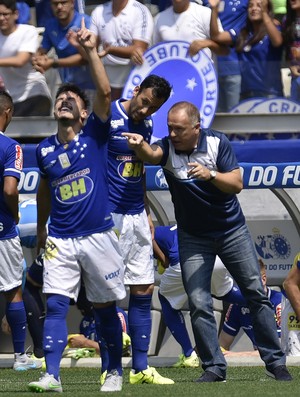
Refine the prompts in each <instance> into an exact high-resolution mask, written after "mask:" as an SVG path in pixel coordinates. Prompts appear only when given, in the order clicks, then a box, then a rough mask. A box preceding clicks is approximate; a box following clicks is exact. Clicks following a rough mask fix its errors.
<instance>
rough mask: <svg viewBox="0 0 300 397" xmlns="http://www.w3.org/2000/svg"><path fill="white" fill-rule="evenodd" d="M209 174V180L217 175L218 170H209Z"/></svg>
mask: <svg viewBox="0 0 300 397" xmlns="http://www.w3.org/2000/svg"><path fill="white" fill-rule="evenodd" d="M209 174H210V178H209V181H212V180H213V179H215V177H216V176H217V171H215V170H211V171H209Z"/></svg>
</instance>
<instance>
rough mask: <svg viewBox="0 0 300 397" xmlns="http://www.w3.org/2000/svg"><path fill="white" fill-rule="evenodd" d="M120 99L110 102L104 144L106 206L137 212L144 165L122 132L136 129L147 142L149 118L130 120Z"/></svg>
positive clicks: (140, 208)
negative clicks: (106, 152)
mask: <svg viewBox="0 0 300 397" xmlns="http://www.w3.org/2000/svg"><path fill="white" fill-rule="evenodd" d="M122 101H124V100H120V99H119V100H117V101H115V102H113V103H112V108H111V112H112V115H111V128H110V137H109V144H108V176H109V189H110V191H109V193H110V205H111V207H110V209H111V211H112V212H115V213H118V214H130V215H134V214H139V213H141V212H142V211H143V210H144V188H143V173H144V165H143V162H142V161H141V160H139V159H138V158H137V156H136V154H135V152H134V151H133V150H130V149H129V148H128V145H127V139H126V138H125V137H123V136H122V135H121V134H122V132H136V133H138V134H141V135H143V137H144V139H145V141H147V142H150V140H151V135H152V118H151V117H147V118H145V119H144V120H142V121H140V122H139V123H134V122H133V120H132V119H131V118H129V117H128V115H127V113H126V112H125V110H124V108H123V106H122Z"/></svg>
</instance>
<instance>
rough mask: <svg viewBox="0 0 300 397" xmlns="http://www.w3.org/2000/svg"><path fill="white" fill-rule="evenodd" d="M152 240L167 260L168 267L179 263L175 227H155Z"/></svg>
mask: <svg viewBox="0 0 300 397" xmlns="http://www.w3.org/2000/svg"><path fill="white" fill-rule="evenodd" d="M154 240H155V241H156V242H157V244H158V246H159V248H160V249H161V250H162V252H163V253H164V254H165V256H166V257H167V258H169V265H170V266H174V265H177V264H178V263H179V252H178V239H177V225H174V226H156V228H155V231H154Z"/></svg>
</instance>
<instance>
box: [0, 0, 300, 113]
mask: <svg viewBox="0 0 300 397" xmlns="http://www.w3.org/2000/svg"><path fill="white" fill-rule="evenodd" d="M143 3H144V4H143ZM149 10H150V11H149ZM82 17H84V19H85V23H86V26H87V27H88V28H90V29H91V31H92V32H94V33H95V34H96V36H97V39H98V54H99V56H100V57H101V58H103V63H104V65H105V69H106V73H107V74H108V76H109V79H110V84H111V90H112V99H116V98H119V97H120V96H121V95H122V90H123V88H124V85H125V83H126V81H127V77H128V75H129V73H130V71H131V70H132V68H133V67H134V66H136V65H141V64H142V63H143V53H144V52H145V51H146V50H147V48H149V47H151V46H152V45H154V44H156V43H158V42H163V41H170V40H184V41H187V42H189V43H190V49H189V53H190V55H191V56H193V55H195V54H196V53H197V52H198V51H200V50H204V51H205V52H206V53H207V54H208V55H209V56H210V57H212V59H213V61H214V62H215V66H216V72H217V76H218V84H219V87H218V89H219V90H218V91H219V93H218V108H217V111H218V112H228V111H230V110H231V109H232V108H234V107H235V106H236V105H238V104H239V103H240V102H241V101H242V100H245V99H249V98H253V97H260V98H274V97H284V95H287V96H288V97H289V99H291V100H293V101H296V102H299V101H300V66H299V63H300V55H299V51H300V50H299V48H300V44H299V43H300V33H299V32H300V27H299V26H300V1H299V0H287V1H286V0H256V1H254V0H251V1H250V0H242V1H228V0H172V1H171V0H164V1H161V0H160V1H156V0H155V1H154V0H153V1H142V0H141V1H137V0H109V1H102V2H100V4H99V2H97V3H95V4H94V3H93V2H88V1H86V2H85V1H84V0H61V1H59V0H39V1H38V0H35V1H32V0H28V1H20V2H17V3H15V0H1V1H0V43H1V51H0V76H1V88H2V89H3V88H5V89H6V90H8V91H9V92H10V93H11V95H12V97H13V100H14V104H15V105H16V108H15V113H14V115H15V116H32V115H40V116H43V115H50V114H52V106H53V104H52V103H51V99H53V95H52V92H53V90H54V89H55V88H56V87H54V88H53V84H55V85H57V84H59V83H60V82H64V83H65V82H68V83H76V84H78V85H79V87H80V88H82V89H84V90H85V91H86V93H87V95H88V97H89V99H90V100H91V102H92V101H93V97H94V95H95V87H94V84H93V82H92V79H91V76H90V72H89V66H88V63H87V60H86V56H85V54H84V53H83V52H82V50H80V46H79V45H78V43H76V39H75V36H76V35H75V34H74V33H76V30H78V29H79V24H80V21H81V18H82ZM31 25H33V26H35V27H38V28H40V29H41V31H42V38H41V37H38V33H37V32H38V30H35V29H33V27H32V26H31ZM12 41H13V42H14V45H11V42H12ZM283 68H285V69H286V68H289V73H288V74H289V83H288V85H289V87H288V89H287V92H285V93H284V90H283V81H282V80H283V74H282V72H281V71H282V69H283ZM54 76H55V77H54ZM47 84H48V86H49V88H47ZM27 104H29V105H28V106H27ZM19 108H20V109H19Z"/></svg>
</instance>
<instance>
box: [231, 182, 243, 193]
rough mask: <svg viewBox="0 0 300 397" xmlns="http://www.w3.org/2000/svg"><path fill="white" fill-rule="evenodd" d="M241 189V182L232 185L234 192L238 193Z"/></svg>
mask: <svg viewBox="0 0 300 397" xmlns="http://www.w3.org/2000/svg"><path fill="white" fill-rule="evenodd" d="M242 190H243V182H241V183H239V184H238V185H236V186H234V188H233V192H232V193H234V194H239V193H241V191H242Z"/></svg>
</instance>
